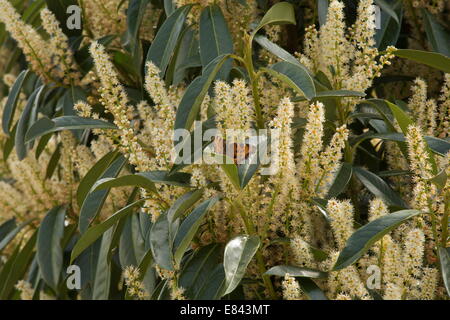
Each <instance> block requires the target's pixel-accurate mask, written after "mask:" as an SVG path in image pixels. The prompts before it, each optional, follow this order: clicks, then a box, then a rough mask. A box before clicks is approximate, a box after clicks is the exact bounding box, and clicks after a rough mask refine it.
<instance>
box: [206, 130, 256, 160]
mask: <svg viewBox="0 0 450 320" xmlns="http://www.w3.org/2000/svg"><path fill="white" fill-rule="evenodd" d="M230 150H231V151H230ZM214 151H215V152H216V153H217V154H222V155H227V152H228V153H229V154H231V155H232V158H233V161H234V164H242V163H244V162H245V160H247V159H248V157H249V156H250V153H251V152H252V151H253V147H252V146H251V145H250V144H248V143H228V142H227V141H226V140H224V139H223V138H222V137H217V136H216V137H214Z"/></svg>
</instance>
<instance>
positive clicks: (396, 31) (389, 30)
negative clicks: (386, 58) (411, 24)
mask: <svg viewBox="0 0 450 320" xmlns="http://www.w3.org/2000/svg"><path fill="white" fill-rule="evenodd" d="M392 12H394V15H395V16H394V15H393V14H389V13H392ZM402 21H403V5H402V3H401V1H399V0H396V2H395V4H394V5H393V6H392V8H391V10H387V11H386V10H382V11H381V28H380V29H378V30H376V33H375V41H376V46H377V48H378V50H379V51H382V50H386V48H387V47H388V46H393V45H395V44H396V43H397V41H398V38H399V36H400V31H401V25H402Z"/></svg>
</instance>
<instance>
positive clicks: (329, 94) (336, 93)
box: [316, 90, 366, 98]
mask: <svg viewBox="0 0 450 320" xmlns="http://www.w3.org/2000/svg"><path fill="white" fill-rule="evenodd" d="M365 96H366V94H365V93H364V92H359V91H353V90H331V91H321V92H317V93H316V98H334V97H360V98H364V97H365Z"/></svg>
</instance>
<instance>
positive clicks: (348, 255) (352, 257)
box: [333, 210, 422, 270]
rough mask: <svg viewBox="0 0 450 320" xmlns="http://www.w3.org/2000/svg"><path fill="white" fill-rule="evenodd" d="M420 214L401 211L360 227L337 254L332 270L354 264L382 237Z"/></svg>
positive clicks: (412, 211)
mask: <svg viewBox="0 0 450 320" xmlns="http://www.w3.org/2000/svg"><path fill="white" fill-rule="evenodd" d="M421 213H422V212H420V211H419V210H401V211H397V212H393V213H391V214H388V215H385V216H382V217H381V218H378V219H376V220H374V221H371V222H369V223H368V224H366V225H364V226H362V227H361V228H359V229H358V230H356V232H355V233H353V234H352V235H351V236H350V238H349V239H348V240H347V244H346V246H345V248H344V249H343V250H342V251H341V253H340V254H339V257H338V259H337V261H336V264H335V265H334V267H333V270H341V269H344V268H345V267H348V266H349V265H351V264H352V263H354V262H356V261H357V260H358V259H359V258H360V257H361V256H362V255H364V253H366V252H367V250H369V248H370V247H371V246H372V245H373V244H374V243H375V242H377V241H378V240H380V239H381V238H382V237H383V236H384V235H386V234H387V233H389V232H390V231H392V230H393V229H395V228H397V227H398V226H399V225H401V224H402V223H403V222H405V221H407V220H409V219H411V218H412V217H415V216H417V215H419V214H421Z"/></svg>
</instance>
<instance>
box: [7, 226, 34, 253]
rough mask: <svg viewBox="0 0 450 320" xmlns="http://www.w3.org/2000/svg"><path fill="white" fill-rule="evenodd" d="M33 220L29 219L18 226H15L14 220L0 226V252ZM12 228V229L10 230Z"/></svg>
mask: <svg viewBox="0 0 450 320" xmlns="http://www.w3.org/2000/svg"><path fill="white" fill-rule="evenodd" d="M34 220H35V219H29V220H27V221H25V222H23V223H21V224H20V225H16V224H15V222H14V220H12V219H11V220H8V221H6V222H5V223H4V224H2V226H1V227H0V251H2V250H3V249H4V248H5V247H6V246H7V245H8V244H9V243H10V242H11V240H13V239H14V238H15V237H16V235H17V234H19V232H20V231H21V230H22V229H23V228H24V227H26V226H27V225H29V224H30V223H31V222H32V221H34ZM13 222H14V224H13ZM13 226H14V228H12V227H13ZM11 228H12V229H11ZM9 229H11V230H9Z"/></svg>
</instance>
